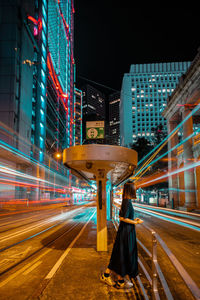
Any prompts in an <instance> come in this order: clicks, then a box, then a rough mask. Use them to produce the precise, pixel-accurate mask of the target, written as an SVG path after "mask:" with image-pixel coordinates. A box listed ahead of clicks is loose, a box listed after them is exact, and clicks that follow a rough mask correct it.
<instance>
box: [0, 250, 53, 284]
mask: <svg viewBox="0 0 200 300" xmlns="http://www.w3.org/2000/svg"><path fill="white" fill-rule="evenodd" d="M52 250H53V249H48V250H47V251H45V252H44V253H42V254H41V255H40V256H38V257H37V258H36V259H35V260H33V261H32V262H31V263H29V264H27V265H25V266H24V267H23V268H21V269H19V270H18V271H16V272H15V273H13V274H11V275H10V276H8V278H6V279H5V280H3V281H2V282H0V287H2V286H4V285H5V284H6V283H8V282H9V281H10V280H12V279H14V278H15V277H17V276H18V275H19V274H21V273H23V272H24V271H25V270H27V269H28V268H29V267H31V266H32V265H33V264H34V263H36V262H37V261H38V260H40V259H41V258H42V257H43V256H44V255H46V254H47V253H48V252H49V251H52Z"/></svg>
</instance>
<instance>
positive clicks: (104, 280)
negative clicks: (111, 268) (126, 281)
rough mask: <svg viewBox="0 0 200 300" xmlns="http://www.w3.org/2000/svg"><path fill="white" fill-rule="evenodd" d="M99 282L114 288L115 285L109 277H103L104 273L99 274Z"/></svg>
mask: <svg viewBox="0 0 200 300" xmlns="http://www.w3.org/2000/svg"><path fill="white" fill-rule="evenodd" d="M100 280H101V281H102V282H104V283H106V284H108V285H110V286H114V285H115V281H114V280H113V279H112V278H111V276H110V275H109V276H105V275H104V273H101V275H100Z"/></svg>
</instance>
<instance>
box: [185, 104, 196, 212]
mask: <svg viewBox="0 0 200 300" xmlns="http://www.w3.org/2000/svg"><path fill="white" fill-rule="evenodd" d="M189 113H190V109H187V108H185V109H184V111H183V113H182V117H183V119H185V118H186V117H187V116H188V114H189ZM192 133H193V120H192V117H190V118H189V119H188V120H187V121H186V122H184V124H183V139H186V138H187V137H188V136H189V135H191V134H192ZM192 146H193V139H192V138H191V139H189V140H187V141H186V142H185V143H184V144H183V149H184V151H183V158H184V166H187V165H188V164H191V163H192V162H193V158H194V156H193V151H192ZM184 184H185V208H186V209H187V210H191V209H194V208H195V207H196V193H195V177H194V169H189V170H186V171H184Z"/></svg>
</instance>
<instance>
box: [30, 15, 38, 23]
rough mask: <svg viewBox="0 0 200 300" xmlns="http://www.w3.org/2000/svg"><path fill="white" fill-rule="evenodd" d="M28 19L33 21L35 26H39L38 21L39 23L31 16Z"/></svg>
mask: <svg viewBox="0 0 200 300" xmlns="http://www.w3.org/2000/svg"><path fill="white" fill-rule="evenodd" d="M28 19H29V20H30V21H32V22H33V23H34V24H35V25H38V21H37V20H36V19H35V18H33V17H31V16H28Z"/></svg>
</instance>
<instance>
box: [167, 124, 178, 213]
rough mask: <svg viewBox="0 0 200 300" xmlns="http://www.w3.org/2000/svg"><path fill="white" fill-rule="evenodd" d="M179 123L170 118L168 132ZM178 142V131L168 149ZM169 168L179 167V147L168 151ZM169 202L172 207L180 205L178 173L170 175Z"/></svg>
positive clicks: (170, 169)
mask: <svg viewBox="0 0 200 300" xmlns="http://www.w3.org/2000/svg"><path fill="white" fill-rule="evenodd" d="M177 125H178V122H177V121H172V120H170V121H169V123H168V134H170V133H171V132H172V131H173V130H174V129H175V128H176V126H177ZM177 144H178V134H177V133H176V134H175V135H174V136H173V137H172V138H170V140H169V141H168V151H170V149H171V148H173V147H174V146H176V145H177ZM168 169H169V173H170V172H172V171H173V170H176V169H177V149H175V150H173V151H171V152H170V153H168ZM168 181H169V203H170V206H171V207H172V208H175V207H177V206H179V199H178V197H179V195H178V176H177V174H175V175H173V176H169V179H168Z"/></svg>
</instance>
